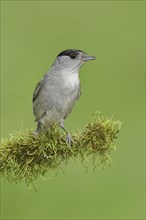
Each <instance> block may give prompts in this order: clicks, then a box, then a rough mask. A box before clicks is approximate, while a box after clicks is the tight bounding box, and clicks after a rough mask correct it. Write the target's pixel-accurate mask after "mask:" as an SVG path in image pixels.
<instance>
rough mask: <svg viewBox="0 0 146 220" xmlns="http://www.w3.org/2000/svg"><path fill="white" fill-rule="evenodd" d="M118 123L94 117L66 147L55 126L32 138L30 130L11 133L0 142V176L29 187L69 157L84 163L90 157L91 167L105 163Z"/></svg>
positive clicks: (63, 138)
mask: <svg viewBox="0 0 146 220" xmlns="http://www.w3.org/2000/svg"><path fill="white" fill-rule="evenodd" d="M120 126H121V122H120V121H114V120H113V119H112V118H107V117H106V118H105V117H103V115H101V114H95V115H94V116H93V118H92V121H91V122H90V123H89V124H87V125H86V127H85V129H84V130H83V131H82V132H78V133H76V134H72V139H73V143H72V146H71V147H69V146H68V145H67V143H66V137H65V135H64V133H62V132H60V129H59V128H58V127H57V126H55V127H52V128H51V129H49V130H48V132H47V134H41V135H39V136H34V134H33V131H32V130H26V131H19V132H15V133H13V134H12V135H11V136H10V138H9V139H2V140H1V143H0V145H1V146H0V174H1V175H2V176H3V177H5V178H6V179H7V180H8V181H9V182H16V183H17V182H19V181H22V180H24V181H25V182H26V183H27V184H28V185H29V184H31V183H33V181H34V180H35V179H37V178H38V177H39V176H44V175H45V173H46V172H48V171H54V170H56V169H59V168H60V166H61V164H62V163H64V162H68V160H69V159H70V158H74V159H76V158H79V159H80V161H81V162H82V163H83V164H84V161H85V159H86V158H87V157H89V156H91V158H92V160H91V161H92V163H93V166H94V167H95V166H96V165H98V164H101V163H102V164H103V165H105V163H108V162H109V161H110V159H111V151H112V150H115V149H116V147H115V141H116V139H117V134H118V133H119V131H120Z"/></svg>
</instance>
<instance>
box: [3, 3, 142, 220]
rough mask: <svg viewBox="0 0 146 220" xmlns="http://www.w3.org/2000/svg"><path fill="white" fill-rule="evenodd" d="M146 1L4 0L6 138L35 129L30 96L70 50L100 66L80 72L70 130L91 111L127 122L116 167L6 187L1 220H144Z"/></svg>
mask: <svg viewBox="0 0 146 220" xmlns="http://www.w3.org/2000/svg"><path fill="white" fill-rule="evenodd" d="M144 4H145V2H144V1H1V136H2V137H8V136H9V133H12V132H14V131H15V130H19V129H20V128H23V129H26V128H34V129H35V126H36V125H35V122H34V116H33V114H32V101H31V100H32V93H33V90H34V87H35V85H36V83H37V82H38V81H39V80H40V78H41V77H42V75H43V74H45V73H46V71H47V70H48V69H49V67H50V65H51V64H52V62H53V60H54V58H55V57H56V55H57V54H58V53H59V52H61V51H62V50H64V49H68V48H78V49H81V50H84V51H85V52H87V53H88V54H90V55H95V56H96V57H97V61H92V62H88V63H87V64H86V65H85V66H84V67H83V68H82V69H81V70H80V79H81V85H82V96H81V98H80V100H79V101H78V103H77V104H76V106H75V108H74V110H73V112H72V113H71V115H70V117H69V118H68V119H67V120H66V123H65V124H66V127H67V128H68V130H69V131H71V132H73V131H75V130H76V129H79V130H81V129H82V128H83V127H84V125H85V124H86V123H88V122H89V120H90V116H91V115H92V113H93V110H98V111H100V112H102V113H103V114H104V115H109V116H110V115H112V114H113V113H115V114H116V116H115V117H116V119H120V120H121V121H123V126H122V130H121V133H120V134H119V136H118V140H117V151H116V152H114V153H113V154H112V157H113V161H114V163H113V164H112V166H111V167H108V166H107V167H106V169H105V170H103V169H102V167H98V168H97V169H96V170H95V171H94V172H93V171H89V172H88V173H87V174H86V173H85V169H84V168H83V166H82V165H81V164H80V162H73V161H70V163H69V164H68V165H67V166H65V165H64V166H63V168H64V171H65V175H64V174H63V173H62V172H60V173H59V174H58V175H57V176H56V177H53V178H52V179H49V175H46V178H47V181H45V180H43V179H42V178H40V179H38V180H37V181H36V182H35V185H36V186H37V188H38V193H36V192H35V191H34V190H33V189H32V188H31V189H28V188H27V186H26V185H25V184H24V183H20V184H17V185H15V184H12V185H11V184H9V183H8V182H7V181H5V180H2V181H1V218H2V219H55V218H62V219H65V218H66V219H70V218H76V219H79V218H82V219H92V218H95V219H138V220H140V219H144V207H145V206H144V191H145V190H144V186H145V185H144V176H145V170H144V68H145V67H144V63H145V53H144V47H145V43H144V40H145V32H144V27H145V23H144V22H145V20H144V14H145V11H144Z"/></svg>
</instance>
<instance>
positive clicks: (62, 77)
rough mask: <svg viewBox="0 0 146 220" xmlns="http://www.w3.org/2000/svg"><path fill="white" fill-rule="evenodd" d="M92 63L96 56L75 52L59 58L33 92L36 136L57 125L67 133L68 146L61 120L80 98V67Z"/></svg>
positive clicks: (68, 136) (79, 51) (70, 139)
mask: <svg viewBox="0 0 146 220" xmlns="http://www.w3.org/2000/svg"><path fill="white" fill-rule="evenodd" d="M95 59H96V57H95V56H89V55H87V53H85V52H84V51H82V50H78V49H66V50H64V51H62V52H61V53H59V54H58V56H57V57H56V59H55V61H54V63H53V64H52V66H51V68H50V69H49V70H48V72H47V73H46V74H45V75H44V76H43V77H42V79H41V80H40V81H39V82H38V84H37V85H36V88H35V90H34V92H33V113H34V116H35V121H36V123H37V129H36V131H35V135H39V134H41V133H42V132H47V131H48V129H49V128H50V127H51V126H52V125H54V124H58V125H59V126H60V127H61V128H62V129H63V130H64V131H65V133H66V140H67V143H68V144H69V145H70V144H71V141H72V138H71V135H70V133H69V132H68V131H67V130H66V128H65V126H64V120H65V119H66V118H67V117H68V116H69V114H70V113H71V111H72V109H73V107H74V105H75V103H76V101H77V100H78V98H79V97H80V95H81V87H80V79H79V69H80V67H81V66H83V64H84V63H86V62H87V61H89V60H95Z"/></svg>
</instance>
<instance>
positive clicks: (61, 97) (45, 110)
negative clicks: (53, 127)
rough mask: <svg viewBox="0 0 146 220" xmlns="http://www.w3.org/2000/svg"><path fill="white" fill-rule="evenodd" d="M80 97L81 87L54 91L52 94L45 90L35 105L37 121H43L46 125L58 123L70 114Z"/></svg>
mask: <svg viewBox="0 0 146 220" xmlns="http://www.w3.org/2000/svg"><path fill="white" fill-rule="evenodd" d="M79 95H80V87H79V86H78V87H75V88H64V89H62V90H59V89H54V90H53V91H51V93H49V92H48V91H47V89H46V90H44V92H43V93H42V94H41V97H40V99H39V103H36V104H35V105H34V114H35V112H36V114H35V115H36V120H37V121H41V122H42V124H44V125H46V124H54V123H58V122H59V121H60V120H61V119H64V118H65V117H67V116H68V115H69V114H70V112H71V110H72V108H73V106H74V104H75V102H76V100H77V99H78V97H79ZM44 97H45V99H44Z"/></svg>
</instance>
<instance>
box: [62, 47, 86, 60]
mask: <svg viewBox="0 0 146 220" xmlns="http://www.w3.org/2000/svg"><path fill="white" fill-rule="evenodd" d="M79 52H83V51H82V50H75V49H68V50H64V51H62V52H61V53H60V54H58V57H60V56H69V57H70V58H71V59H75V58H76V56H77V55H78V53H79Z"/></svg>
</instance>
